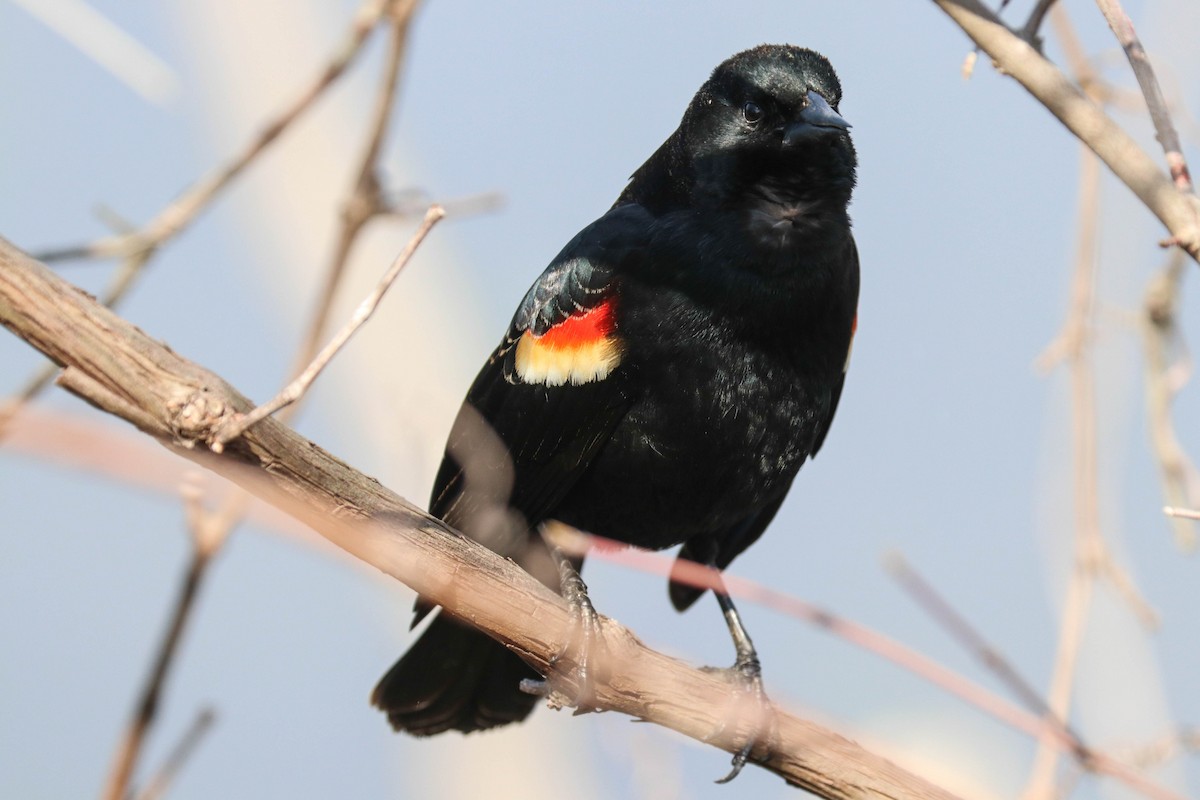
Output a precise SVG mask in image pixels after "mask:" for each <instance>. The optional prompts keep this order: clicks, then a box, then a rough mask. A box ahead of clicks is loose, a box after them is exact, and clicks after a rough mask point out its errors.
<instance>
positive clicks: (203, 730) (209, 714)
mask: <svg viewBox="0 0 1200 800" xmlns="http://www.w3.org/2000/svg"><path fill="white" fill-rule="evenodd" d="M216 719H217V715H216V713H215V712H214V711H213V710H212V709H211V708H205V709H202V710H201V711H200V713H199V714H197V715H196V719H195V721H193V722H192V724H191V726H190V727H189V728H188V729H187V731H185V732H184V734H183V736H182V738H180V740H179V743H178V744H177V745H175V747H174V749H172V750H171V752H170V753H169V754H168V755H167V758H166V760H165V761H164V762H163V765H162V766H161V767H160V768H159V769H158V771H157V772H155V773H154V775H153V777H151V778H150V780H148V781H146V785H145V787H144V788H142V789H141V790H140V791H139V792H137V794H136V795H134V797H135V798H136V800H159V798H161V797H162V796H163V795H165V794H166V793H167V790H168V789H169V788H171V783H172V782H173V781H174V780H175V777H176V776H177V775H178V774H179V772H180V770H182V769H183V767H184V765H185V764H186V763H187V762H188V759H190V758H191V757H192V754H194V753H195V752H196V748H197V747H198V746H199V745H200V742H201V740H202V739H203V738H204V736H205V734H207V733H208V732H209V731H210V730H212V726H213V723H214V722H216Z"/></svg>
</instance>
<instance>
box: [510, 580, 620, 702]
mask: <svg viewBox="0 0 1200 800" xmlns="http://www.w3.org/2000/svg"><path fill="white" fill-rule="evenodd" d="M559 574H560V577H561V579H562V580H561V583H562V593H563V597H564V598H565V599H566V601H567V604H568V605H569V606H570V608H571V635H570V638H569V639H568V640H567V645H566V647H564V648H563V649H562V650H560V651H559V652H558V653H556V654H554V656H553V657H551V659H550V665H549V666H550V669H549V671H548V672H547V673H546V677H545V678H543V679H542V680H540V681H535V680H524V681H521V691H523V692H526V693H528V694H534V695H539V696H541V697H545V698H546V705H548V706H549V707H550V708H553V709H555V710H558V709H561V708H574V709H575V715H576V716H578V715H579V714H587V713H589V712H592V711H597V710H599V709H598V707H597V706H596V705H595V702H594V701H595V692H594V689H593V680H594V679H593V675H592V663H591V655H592V646H593V644H594V643H600V645H601V647H603V639H601V638H600V615H599V614H597V613H596V608H595V606H593V605H592V601H591V598H589V597H588V593H587V585H586V584H585V583H584V582H583V578H581V577H579V572H578V570H576V569H575V567H574V566H573V565H572V564H571V563H570V562H569V561H567V560H566V559H565V558H564V559H562V560H561V561H559ZM567 660H570V661H573V662H574V664H575V667H574V671H573V674H572V673H571V672H570V671H569V670H567V669H564V668H562V667H561V666H560V665H561V664H562V663H563V662H564V661H567ZM567 677H571V678H573V680H572V681H571V683H573V684H574V689H572V687H571V686H569V685H567V683H566V681H564V678H567Z"/></svg>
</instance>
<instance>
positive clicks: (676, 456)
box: [372, 45, 859, 766]
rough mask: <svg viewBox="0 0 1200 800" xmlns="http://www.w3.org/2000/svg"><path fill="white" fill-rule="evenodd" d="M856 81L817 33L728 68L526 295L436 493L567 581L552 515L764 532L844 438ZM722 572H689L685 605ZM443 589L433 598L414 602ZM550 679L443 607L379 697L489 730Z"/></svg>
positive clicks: (468, 522)
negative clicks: (819, 458) (832, 428)
mask: <svg viewBox="0 0 1200 800" xmlns="http://www.w3.org/2000/svg"><path fill="white" fill-rule="evenodd" d="M841 97H842V91H841V87H840V85H839V83H838V79H837V76H836V74H835V73H834V71H833V68H832V67H831V66H830V64H829V62H828V61H827V60H826V59H825V58H824V57H823V56H821V55H819V54H818V53H815V52H813V51H812V50H806V49H803V48H800V47H794V46H791V45H763V46H760V47H756V48H754V49H751V50H747V51H745V52H742V53H738V54H737V55H735V56H733V57H732V58H730V59H729V60H727V61H725V62H724V63H722V64H721V65H720V66H718V67H717V68H716V70H715V71H714V72H713V74H712V76H711V77H710V78H709V79H708V81H707V82H706V83H705V84H704V85H703V86H701V87H700V90H699V92H697V94H696V96H695V97H694V98H693V99H692V101H691V103H690V104H689V105H688V107H687V110H686V112H685V113H684V115H683V120H682V122H680V125H679V128H678V129H677V130H676V131H675V132H674V133H672V134H671V135H670V136H669V137H668V138H667V140H666V142H664V143H663V145H662V146H661V147H659V149H658V150H657V152H655V153H654V155H652V156H651V157H650V159H649V160H648V161H646V163H645V164H643V165H642V166H641V167H640V168H638V170H637V171H636V172H634V174H633V176H632V178H631V179H630V181H629V183H628V185H627V186H626V188H625V190H624V191H623V192H622V193H621V195H620V197H619V198H618V199H617V201H616V203H615V204H614V205H613V207H612V208H611V209H609V211H608V212H607V213H606V214H604V216H602V217H600V218H599V219H598V220H596V221H595V222H593V223H592V224H590V225H588V226H587V227H586V228H584V229H583V230H582V231H580V233H579V234H578V235H577V236H576V237H575V238H574V239H572V240H571V241H570V242H569V243H568V244H567V246H566V247H564V248H563V250H562V252H561V253H559V254H558V256H557V257H556V258H555V259H554V260H553V261H552V262H551V263H550V266H549V267H547V269H546V271H545V272H543V273H542V275H541V277H539V278H538V279H537V281H535V282H534V284H533V286H532V288H530V290H529V292H528V293H527V294H526V295H525V298H524V299H523V300H522V301H521V304H520V306H519V307H518V308H517V312H516V315H515V316H514V317H513V320H512V323H511V325H510V326H509V328H508V331H507V332H506V333H505V335H504V339H503V340H502V341H501V343H500V346H499V347H498V348H497V349H496V351H495V352H494V353H493V355H492V356H491V358H490V359H489V360H488V362H487V364H485V365H484V367H483V369H482V370H481V371H480V373H479V376H478V377H477V378H476V379H475V382H474V384H473V385H472V386H471V389H470V391H469V392H468V393H467V398H466V402H465V403H464V405H463V408H462V411H461V412H460V413H459V416H458V419H457V420H456V422H455V424H454V427H453V429H452V430H451V433H450V439H449V443H448V444H447V448H446V456H445V459H444V460H443V462H442V465H441V468H440V469H439V471H438V474H437V478H436V481H435V484H434V489H433V496H432V499H431V501H430V508H429V510H430V512H431V513H433V514H435V515H436V516H438V517H440V518H441V519H443V520H445V521H446V522H447V523H448V524H449V525H451V526H453V527H455V528H457V529H458V530H460V531H462V532H463V533H465V534H466V535H467V536H470V537H472V538H474V539H477V540H479V541H481V542H483V543H484V544H486V545H487V546H488V547H490V548H492V549H493V550H496V551H497V552H499V553H501V554H502V555H504V556H506V557H509V558H512V559H514V560H515V561H517V563H519V564H521V565H522V566H523V567H524V568H525V569H527V570H528V571H530V572H531V573H533V574H534V575H535V576H537V577H538V578H539V579H540V580H541V581H542V582H543V583H545V584H547V585H548V586H551V587H553V588H555V589H559V575H558V571H557V569H556V567H555V561H554V559H553V558H552V554H551V553H550V552H549V550H548V547H547V545H546V544H545V543H544V542H543V539H542V538H541V537H540V536H539V535H538V533H537V528H538V526H539V524H541V523H543V522H545V521H547V520H558V521H561V522H563V523H566V524H568V525H571V526H573V527H576V528H578V529H580V530H583V531H587V532H590V533H593V534H597V535H600V536H604V537H607V538H609V539H615V540H618V541H621V542H626V543H629V544H632V545H637V546H640V547H646V548H654V549H661V548H667V547H671V546H673V545H677V544H682V545H683V547H682V549H681V551H680V554H679V557H680V558H681V559H689V560H692V561H697V562H700V563H702V564H707V565H711V566H714V567H717V568H719V569H723V568H725V567H726V566H728V565H729V563H730V562H731V561H732V560H733V559H734V558H735V557H736V556H737V555H738V554H739V553H741V552H742V551H744V550H745V549H746V548H747V547H749V546H750V545H751V544H753V543H754V542H755V541H756V540H757V539H758V537H759V536H760V535H762V532H763V530H764V529H765V528H766V527H767V525H768V524H769V523H770V522H771V519H772V517H774V516H775V512H776V511H778V510H779V506H780V504H781V503H782V502H783V499H784V497H785V495H786V494H787V492H788V489H789V487H790V486H791V483H792V479H793V478H794V477H795V476H796V472H797V471H798V470H799V469H800V467H801V465H802V464H803V463H804V462H805V461H806V460H807V459H808V458H809V457H811V456H813V455H815V454H816V452H817V451H818V450H819V449H820V448H821V445H822V443H823V442H824V441H825V436H826V434H827V433H828V431H829V425H830V422H831V421H832V420H833V415H834V411H835V410H836V409H837V405H838V398H839V397H840V396H841V393H842V384H843V381H844V378H845V370H846V367H847V365H848V357H849V351H850V344H851V340H852V338H853V335H854V329H855V323H856V308H857V301H858V285H859V274H858V252H857V250H856V248H855V244H854V239H853V238H852V236H851V231H850V219H849V216H848V215H847V205H848V204H849V202H850V195H851V192H852V190H853V188H854V183H855V166H856V159H855V152H854V147H853V145H852V144H851V141H850V136H849V134H848V132H847V129H848V128H849V127H850V126H849V124H848V123H847V122H846V121H845V120H844V119H843V118H842V117H841V116H840V115H839V114H838V111H837V108H838V103H839V101H840V100H841ZM576 566H578V562H576ZM702 594H703V590H702V589H697V588H694V587H692V586H688V585H684V584H682V583H677V582H672V583H671V586H670V597H671V601H672V602H673V603H674V605H675V607H676V608H677V609H679V610H681V611H682V610H684V609H686V608H687V607H688V606H690V605H691V604H692V603H693V602H695V601H696V599H697V598H698V597H700V596H701V595H702ZM718 600H719V601H720V603H721V607H722V610H723V611H724V613H725V616H726V621H727V623H728V624H729V627H730V631H731V632H732V633H733V636H734V643H735V647H736V649H737V661H736V663H735V669H736V670H737V671H738V672H739V673H741V674H743V675H744V676H746V678H747V679H748V680H751V681H757V680H758V660H757V657H756V655H755V653H754V650H753V646H752V645H751V644H750V639H749V637H748V636H746V635H745V631H744V629H743V628H742V627H741V623H740V621H738V617H737V613H736V611H735V610H734V608H733V604H732V602H731V601H730V600H729V598H728V596H727V595H725V594H724V593H721V594H719V595H718ZM431 610H432V608H431V607H430V606H429V605H428V604H427V603H424V602H422V601H418V604H417V620H420V619H421V618H422V617H424V616H425V615H426V614H428V613H429V612H430V611H431ZM413 624H414V625H415V624H416V622H414V623H413ZM539 677H540V676H539V675H538V674H537V673H536V672H535V671H534V670H533V669H531V668H530V667H528V666H527V665H526V664H525V663H524V662H522V661H521V660H520V659H519V658H518V657H517V656H515V655H513V654H512V653H511V652H509V651H508V650H506V649H505V648H504V647H503V646H501V645H499V644H497V643H495V642H494V641H492V640H491V639H489V638H488V637H487V636H486V635H485V634H482V633H479V632H477V631H475V630H474V629H472V628H470V627H468V626H467V625H465V624H464V623H461V622H459V621H457V620H455V619H454V618H452V617H451V616H450V615H448V614H446V613H439V615H438V616H437V617H436V618H435V619H433V621H432V622H431V624H430V625H429V627H428V628H426V630H425V632H424V633H423V634H422V635H421V637H420V638H419V639H418V640H417V641H416V642H415V643H414V644H413V645H412V646H411V647H410V648H409V650H408V652H407V653H406V654H405V655H404V657H403V658H401V659H400V661H399V662H397V664H396V665H395V666H394V667H392V669H391V671H389V672H388V673H387V674H386V675H385V676H384V677H383V679H382V680H381V681H380V682H379V685H378V686H377V687H376V689H375V692H374V695H373V698H372V699H373V702H374V703H375V705H376V706H378V707H379V708H380V709H382V710H383V711H385V712H386V713H387V715H388V719H389V720H390V721H391V724H392V725H393V726H394V727H395V728H396V729H397V730H403V731H407V732H409V733H411V734H415V735H418V736H428V735H433V734H436V733H441V732H442V731H446V730H451V729H453V730H459V731H462V732H464V733H469V732H471V731H475V730H481V729H485V728H491V727H494V726H497V725H504V724H507V723H511V722H517V721H519V720H522V719H524V718H525V717H526V716H527V715H528V714H529V713H530V711H531V710H532V709H533V707H534V705H535V704H536V702H537V700H538V698H537V697H535V696H534V695H531V694H528V693H526V692H523V691H522V689H521V684H522V681H523V680H536V679H538V678H539ZM743 760H744V755H743ZM735 766H736V764H735Z"/></svg>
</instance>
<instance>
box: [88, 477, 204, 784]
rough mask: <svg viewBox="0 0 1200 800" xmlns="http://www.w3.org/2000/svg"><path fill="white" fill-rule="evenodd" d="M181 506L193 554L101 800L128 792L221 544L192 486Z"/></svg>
mask: <svg viewBox="0 0 1200 800" xmlns="http://www.w3.org/2000/svg"><path fill="white" fill-rule="evenodd" d="M184 503H185V507H186V509H187V517H188V529H189V531H190V532H191V538H192V555H191V559H190V561H189V563H188V568H187V571H186V573H185V574H184V578H183V582H182V584H181V585H180V590H179V594H178V596H177V598H176V600H175V608H174V610H173V611H172V612H171V620H170V623H169V624H168V626H167V631H166V634H165V635H164V636H163V640H162V642H161V643H160V644H159V649H158V655H157V656H155V659H154V666H153V668H152V669H151V670H150V675H149V676H148V677H147V679H146V682H145V684H144V685H143V687H142V691H141V694H140V696H139V698H138V701H137V705H136V706H135V709H134V713H133V719H131V720H130V722H129V726H128V727H127V728H126V729H125V733H124V735H122V737H121V741H120V743H119V744H118V746H117V752H116V754H115V756H114V757H113V764H112V768H111V769H110V770H109V776H108V781H107V783H106V784H105V788H104V792H103V795H102V797H104V798H105V800H123V798H125V797H126V795H127V794H128V793H129V785H130V781H131V780H132V779H133V772H134V769H135V767H136V766H137V760H138V756H139V755H140V754H141V751H142V744H143V742H144V741H145V738H146V734H147V732H148V731H149V730H150V727H151V726H152V725H153V724H154V721H155V717H156V716H157V714H158V704H159V699H160V698H161V696H162V692H163V687H164V685H165V684H166V680H167V676H168V674H169V672H170V668H171V666H172V664H173V663H174V658H175V653H176V651H177V649H178V647H179V642H180V640H181V639H182V637H183V631H184V629H185V628H186V627H187V624H188V621H189V620H190V619H191V616H192V611H193V610H194V609H195V602H196V597H197V595H198V593H199V591H200V586H201V584H202V582H203V580H204V576H205V575H206V573H207V569H208V566H209V563H210V562H211V561H212V558H213V556H214V555H215V554H216V552H217V551H218V550H219V549H220V547H221V544H222V543H223V542H224V539H225V535H226V533H227V529H226V528H224V526H223V525H222V523H221V521H220V520H218V519H215V518H213V517H211V516H210V515H209V514H208V513H207V512H206V511H205V510H204V509H203V508H202V507H201V505H200V499H199V493H198V492H197V491H196V490H195V489H194V488H191V487H185V488H184Z"/></svg>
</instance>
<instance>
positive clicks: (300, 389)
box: [212, 205, 446, 453]
mask: <svg viewBox="0 0 1200 800" xmlns="http://www.w3.org/2000/svg"><path fill="white" fill-rule="evenodd" d="M444 216H446V212H445V211H443V210H442V207H441V206H439V205H434V206H431V207H430V209H429V211H428V212H426V214H425V219H424V221H422V222H421V225H420V227H419V228H417V232H416V233H414V234H413V237H412V239H411V240H409V242H408V244H406V245H405V246H404V249H403V250H401V251H400V255H398V256H396V258H395V260H394V261H392V265H391V266H390V267H388V270H387V272H385V273H384V275H383V277H382V278H380V279H379V283H378V284H376V286H375V288H374V289H372V290H371V293H370V294H369V295H367V296H366V297H365V298H364V299H363V301H362V302H361V303H360V304H359V306H358V308H357V309H356V310H355V311H354V315H353V316H352V317H351V318H350V320H349V321H347V323H346V324H345V325H344V326H342V329H341V330H339V331H338V332H337V335H335V336H334V337H333V339H332V340H330V342H329V344H327V345H325V347H324V348H323V349H322V350H321V352H320V353H318V354H317V355H316V357H315V358H313V360H312V362H311V363H310V364H309V365H308V366H307V367H305V368H304V370H303V371H302V372H301V373H300V374H299V375H297V376H296V378H295V380H293V381H292V382H291V383H289V384H288V385H287V386H285V387H284V388H283V390H282V391H280V392H279V394H277V395H276V396H275V397H274V398H272V399H271V400H270V401H268V402H266V403H264V404H263V405H261V406H259V407H257V408H255V409H254V410H253V411H251V412H250V413H249V414H246V415H245V416H244V417H240V418H238V419H237V420H236V421H234V422H232V423H230V424H227V425H226V426H225V427H224V428H222V429H221V430H220V431H219V432H218V434H217V436H216V438H215V439H214V440H213V442H212V448H213V452H216V453H220V452H221V450H223V449H224V447H225V445H226V444H228V443H229V442H230V441H232V440H233V439H236V438H237V437H239V436H241V435H242V434H243V433H244V432H245V431H246V430H247V429H248V428H250V427H251V426H253V425H255V424H257V423H258V422H259V421H260V420H263V419H265V418H267V417H269V416H271V415H272V414H274V413H275V412H276V411H279V410H280V409H281V408H284V407H286V406H289V405H291V404H292V403H294V402H296V401H297V400H299V399H300V398H301V397H302V396H303V395H304V393H305V392H306V391H308V387H309V386H311V385H312V382H313V381H315V380H316V379H317V376H318V375H320V374H321V371H322V370H324V369H325V367H327V366H328V365H329V362H330V361H332V360H333V358H334V356H336V355H337V354H338V352H340V351H341V349H342V348H343V347H344V346H345V345H346V343H347V342H349V341H350V337H351V336H353V335H354V333H355V331H357V330H358V329H359V328H361V327H362V326H363V325H364V324H365V323H366V321H367V320H368V319H370V318H371V314H373V313H375V309H376V308H378V307H379V303H380V301H381V300H383V295H384V294H385V293H386V292H387V290H388V289H389V288H390V287H391V285H392V283H393V282H394V281H395V280H396V277H397V276H398V275H399V274H400V270H402V269H404V266H405V265H406V264H408V262H409V260H410V259H411V258H412V256H413V253H415V252H416V250H417V247H419V246H420V244H421V242H423V241H424V240H425V236H426V235H427V234H428V233H429V231H430V230H431V229H432V228H433V226H434V225H435V224H437V222H438V220H440V219H442V218H443V217H444Z"/></svg>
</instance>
